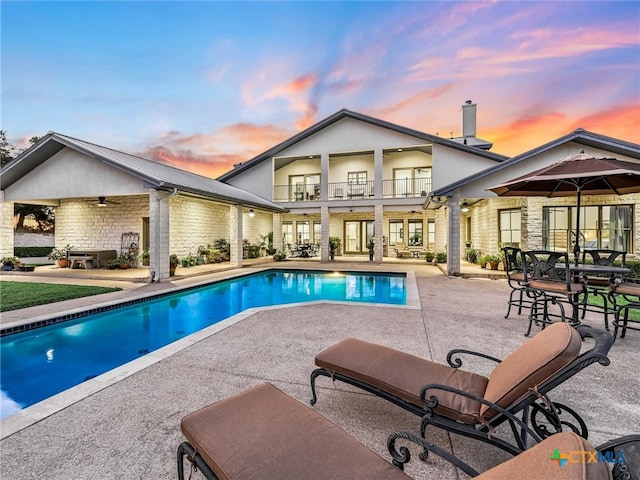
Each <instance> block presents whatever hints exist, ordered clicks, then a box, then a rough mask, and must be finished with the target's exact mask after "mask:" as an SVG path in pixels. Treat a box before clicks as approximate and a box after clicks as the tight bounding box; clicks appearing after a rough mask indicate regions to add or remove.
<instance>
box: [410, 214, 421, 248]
mask: <svg viewBox="0 0 640 480" xmlns="http://www.w3.org/2000/svg"><path fill="white" fill-rule="evenodd" d="M409 246H411V247H421V246H422V219H420V220H415V219H410V220H409Z"/></svg>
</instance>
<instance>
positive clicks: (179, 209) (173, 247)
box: [169, 195, 229, 258]
mask: <svg viewBox="0 0 640 480" xmlns="http://www.w3.org/2000/svg"><path fill="white" fill-rule="evenodd" d="M170 202H171V204H170V205H171V207H170V208H171V223H170V237H171V241H170V247H169V249H170V253H175V254H176V255H178V258H183V257H186V256H187V255H188V254H189V253H191V254H193V255H197V254H198V247H199V246H200V245H208V244H213V243H214V242H215V241H216V240H218V239H220V238H224V239H226V240H229V206H228V205H223V204H219V203H213V202H210V201H206V200H200V199H196V198H190V197H185V196H181V195H176V196H174V197H171V198H170Z"/></svg>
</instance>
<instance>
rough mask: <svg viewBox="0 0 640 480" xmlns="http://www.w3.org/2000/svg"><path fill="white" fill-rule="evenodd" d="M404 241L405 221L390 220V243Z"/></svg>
mask: <svg viewBox="0 0 640 480" xmlns="http://www.w3.org/2000/svg"><path fill="white" fill-rule="evenodd" d="M398 242H404V221H403V220H389V245H391V246H393V245H395V244H396V243H398Z"/></svg>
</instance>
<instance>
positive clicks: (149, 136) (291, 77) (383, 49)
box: [0, 0, 640, 177]
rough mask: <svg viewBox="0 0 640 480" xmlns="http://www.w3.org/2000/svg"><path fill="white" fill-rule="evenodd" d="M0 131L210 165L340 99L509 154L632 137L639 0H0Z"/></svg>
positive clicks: (221, 165)
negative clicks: (464, 113)
mask: <svg viewBox="0 0 640 480" xmlns="http://www.w3.org/2000/svg"><path fill="white" fill-rule="evenodd" d="M0 14H1V29H2V33H1V41H2V51H1V53H2V59H1V62H2V64H1V66H2V78H1V80H2V97H1V102H2V103H1V107H2V109H1V127H0V128H1V129H2V130H5V131H6V132H7V136H8V138H9V140H10V141H11V142H12V143H14V144H17V145H20V146H26V144H27V143H26V140H27V139H28V138H30V137H32V136H34V135H38V136H41V135H44V134H45V133H47V132H48V131H56V132H59V133H63V134H65V135H70V136H73V137H77V138H80V139H83V140H87V141H90V142H94V143H98V144H101V145H104V146H108V147H111V148H115V149H118V150H122V151H125V152H128V153H133V154H138V155H141V156H143V157H146V158H151V159H156V160H159V161H163V162H166V163H168V164H171V165H174V166H178V167H180V168H185V169H188V170H190V171H193V172H195V173H200V174H202V175H207V176H211V177H216V176H218V175H220V174H222V173H224V172H225V171H227V170H229V169H230V168H231V167H232V165H233V164H234V163H238V162H241V161H245V160H248V159H249V158H252V157H253V156H255V155H257V154H259V153H261V152H262V151H264V150H266V149H268V148H270V147H272V146H274V145H276V144H277V143H279V142H281V141H283V140H285V139H287V138H289V137H290V136H292V135H294V134H296V133H298V132H299V131H300V130H302V129H304V128H306V127H308V126H310V125H312V124H314V123H315V122H317V121H320V120H322V119H323V118H325V117H327V116H329V115H331V114H333V113H335V112H336V111H338V110H340V109H341V108H347V109H349V110H354V111H356V112H359V113H364V114H367V115H371V116H374V117H377V118H380V119H383V120H386V121H390V122H394V123H397V124H400V125H403V126H406V127H410V128H414V129H417V130H420V131H423V132H427V133H432V134H436V133H437V134H439V135H440V136H444V137H449V136H450V135H451V133H453V135H454V136H457V135H460V119H461V115H460V107H461V105H462V104H463V103H464V102H465V101H466V100H472V101H473V102H474V103H477V104H478V132H477V134H478V136H479V137H481V138H483V139H486V140H489V141H491V142H493V144H494V146H493V149H492V151H493V152H496V153H501V154H505V155H516V154H518V153H522V152H524V151H526V150H529V149H531V148H533V147H535V146H538V145H540V144H542V143H545V142H548V141H550V140H553V139H555V138H557V137H560V136H562V135H565V134H567V133H569V132H571V131H572V130H574V129H576V128H579V127H582V128H585V129H587V130H590V131H594V132H597V133H601V134H604V135H609V136H612V137H617V138H620V139H623V140H628V141H632V142H640V2H637V1H628V2H627V1H625V2H592V1H586V2H571V1H562V2H560V1H558V2H540V1H533V2H519V1H517V2H516V1H510V2H421V1H415V2H385V1H379V2H339V1H335V2H209V1H198V2H187V1H180V2H172V1H164V2H162V1H161V2H151V1H137V2H116V1H102V2H77V1H68V2H53V1H44V2H30V1H20V2H17V1H7V0H3V1H2V2H1V3H0Z"/></svg>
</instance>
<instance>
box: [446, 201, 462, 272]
mask: <svg viewBox="0 0 640 480" xmlns="http://www.w3.org/2000/svg"><path fill="white" fill-rule="evenodd" d="M447 215H448V219H449V230H448V232H447V274H448V275H454V276H460V191H459V190H456V191H455V192H454V194H453V196H452V197H451V198H450V199H449V208H447Z"/></svg>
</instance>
